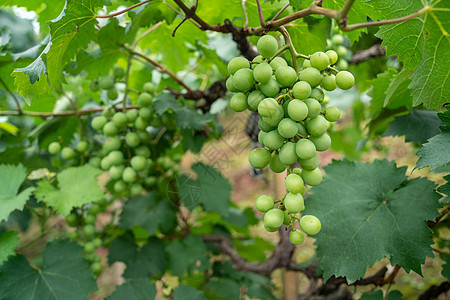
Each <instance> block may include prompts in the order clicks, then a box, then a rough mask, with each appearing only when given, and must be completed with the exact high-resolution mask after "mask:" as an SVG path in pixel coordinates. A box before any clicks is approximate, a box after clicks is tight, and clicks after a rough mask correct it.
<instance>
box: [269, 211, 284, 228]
mask: <svg viewBox="0 0 450 300" xmlns="http://www.w3.org/2000/svg"><path fill="white" fill-rule="evenodd" d="M283 221H284V213H283V211H282V210H281V209H279V208H272V209H271V210H269V211H268V212H266V214H265V215H264V224H266V225H267V226H268V227H271V228H279V227H280V226H281V225H283Z"/></svg>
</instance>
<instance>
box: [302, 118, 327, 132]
mask: <svg viewBox="0 0 450 300" xmlns="http://www.w3.org/2000/svg"><path fill="white" fill-rule="evenodd" d="M327 128H328V122H327V120H325V118H324V117H323V116H321V115H318V116H317V117H315V118H312V119H311V120H309V121H308V123H307V124H306V129H307V130H308V132H309V133H310V134H311V135H312V136H319V135H322V134H324V133H325V132H326V131H327Z"/></svg>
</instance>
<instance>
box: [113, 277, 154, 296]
mask: <svg viewBox="0 0 450 300" xmlns="http://www.w3.org/2000/svg"><path fill="white" fill-rule="evenodd" d="M155 296H156V285H155V284H154V283H153V282H151V281H150V280H148V279H147V278H136V279H131V280H126V281H125V283H123V284H122V285H121V286H118V287H117V288H116V291H115V292H114V294H112V295H111V296H109V297H108V298H106V299H108V300H123V299H133V300H148V299H155Z"/></svg>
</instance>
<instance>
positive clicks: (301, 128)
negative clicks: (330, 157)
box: [297, 123, 308, 137]
mask: <svg viewBox="0 0 450 300" xmlns="http://www.w3.org/2000/svg"><path fill="white" fill-rule="evenodd" d="M297 127H298V134H299V135H301V136H303V137H306V136H307V135H308V132H306V128H305V126H303V124H300V123H297Z"/></svg>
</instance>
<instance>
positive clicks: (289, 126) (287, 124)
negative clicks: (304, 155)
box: [278, 118, 298, 139]
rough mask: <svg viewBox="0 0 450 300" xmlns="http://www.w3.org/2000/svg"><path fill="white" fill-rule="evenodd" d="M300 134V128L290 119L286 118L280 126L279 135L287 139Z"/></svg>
mask: <svg viewBox="0 0 450 300" xmlns="http://www.w3.org/2000/svg"><path fill="white" fill-rule="evenodd" d="M297 132H298V126H297V123H296V122H295V121H293V120H292V119H290V118H284V119H283V120H281V121H280V123H279V124H278V133H279V134H280V135H281V136H282V137H284V138H287V139H290V138H291V137H294V136H295V135H296V134H297Z"/></svg>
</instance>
